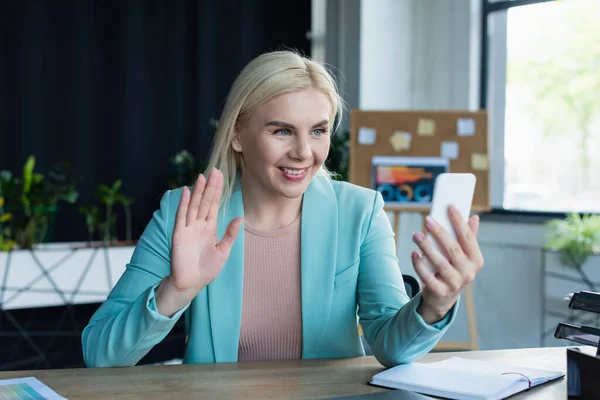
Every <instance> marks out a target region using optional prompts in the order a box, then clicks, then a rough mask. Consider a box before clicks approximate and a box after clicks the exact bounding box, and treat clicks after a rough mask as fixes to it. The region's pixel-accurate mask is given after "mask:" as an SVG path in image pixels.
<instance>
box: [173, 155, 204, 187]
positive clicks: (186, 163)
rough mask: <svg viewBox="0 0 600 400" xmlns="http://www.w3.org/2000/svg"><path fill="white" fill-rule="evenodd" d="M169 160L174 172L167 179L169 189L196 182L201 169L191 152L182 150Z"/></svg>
mask: <svg viewBox="0 0 600 400" xmlns="http://www.w3.org/2000/svg"><path fill="white" fill-rule="evenodd" d="M169 162H170V163H171V166H172V172H171V174H170V176H169V178H168V179H167V183H168V186H169V189H177V188H179V187H182V186H186V185H191V184H193V183H194V182H195V180H196V177H197V174H198V173H199V170H198V166H197V164H196V159H195V158H194V156H192V155H191V154H190V152H188V151H187V150H182V151H180V152H178V153H177V154H175V155H174V156H172V157H171V158H169Z"/></svg>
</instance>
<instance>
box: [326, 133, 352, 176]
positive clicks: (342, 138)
mask: <svg viewBox="0 0 600 400" xmlns="http://www.w3.org/2000/svg"><path fill="white" fill-rule="evenodd" d="M349 137H350V132H349V131H347V130H342V131H338V132H336V133H335V134H334V135H333V136H332V137H331V148H330V150H329V155H328V156H327V161H325V166H326V167H327V169H329V170H330V171H331V172H335V173H336V175H335V176H334V179H337V180H340V181H347V180H348V179H349V160H350V140H349Z"/></svg>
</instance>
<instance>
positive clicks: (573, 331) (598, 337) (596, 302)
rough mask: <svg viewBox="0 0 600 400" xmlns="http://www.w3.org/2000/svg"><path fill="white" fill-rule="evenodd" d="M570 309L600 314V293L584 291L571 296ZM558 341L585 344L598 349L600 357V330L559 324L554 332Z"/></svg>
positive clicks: (597, 353) (597, 352)
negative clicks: (563, 340) (564, 340)
mask: <svg viewBox="0 0 600 400" xmlns="http://www.w3.org/2000/svg"><path fill="white" fill-rule="evenodd" d="M569 298H570V299H571V301H569V308H570V309H573V310H583V311H588V312H592V313H595V314H600V293H595V292H587V291H585V290H582V291H581V292H579V293H572V294H569ZM554 337H555V338H557V339H566V340H570V341H572V342H575V343H579V344H585V345H587V346H593V347H595V348H596V356H599V355H600V346H599V345H600V329H598V328H594V327H592V326H585V325H584V326H577V325H572V324H567V323H564V322H559V323H558V325H557V326H556V330H555V331H554Z"/></svg>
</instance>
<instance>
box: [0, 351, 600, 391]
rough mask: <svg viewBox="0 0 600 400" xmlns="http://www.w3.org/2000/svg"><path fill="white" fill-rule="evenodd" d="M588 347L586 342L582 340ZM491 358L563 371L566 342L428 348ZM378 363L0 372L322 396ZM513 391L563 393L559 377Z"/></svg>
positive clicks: (107, 385)
mask: <svg viewBox="0 0 600 400" xmlns="http://www.w3.org/2000/svg"><path fill="white" fill-rule="evenodd" d="M582 349H584V351H586V352H587V351H589V352H590V353H592V352H593V349H592V348H591V347H589V348H585V347H582ZM456 355H459V356H461V357H468V358H475V359H482V360H498V361H503V362H507V363H514V364H515V365H522V366H528V367H538V368H548V369H556V370H562V371H566V348H565V347H560V348H542V349H520V350H496V351H473V352H453V353H430V354H428V355H426V356H425V357H424V358H422V359H421V360H420V361H421V362H431V361H439V360H442V359H445V358H447V357H451V356H456ZM382 370H383V368H382V367H381V365H380V364H379V363H377V361H376V360H375V358H373V357H359V358H348V359H335V360H301V361H273V362H245V363H227V364H204V365H165V366H139V367H127V368H96V369H69V370H66V369H65V370H42V371H17V372H2V373H0V379H9V378H17V377H26V376H35V377H36V378H37V379H39V380H40V381H42V382H43V383H45V384H46V385H48V386H49V387H50V388H52V389H53V390H54V391H56V392H57V393H58V394H60V395H62V396H64V397H67V398H68V399H72V400H75V399H107V398H110V399H167V398H168V399H171V398H181V399H187V398H211V399H212V398H219V399H242V398H243V399H268V398H276V399H322V398H328V397H337V396H345V395H354V394H362V393H372V392H378V391H383V390H388V389H384V388H378V387H373V386H368V385H367V384H366V382H368V381H369V380H370V378H371V377H372V376H373V375H374V374H376V373H378V372H380V371H382ZM513 398H531V399H545V400H552V399H566V398H567V396H566V378H562V379H559V380H557V381H554V382H551V383H548V384H545V385H542V386H539V387H536V388H534V389H532V390H531V391H529V392H525V393H521V394H520V395H518V396H515V397H513Z"/></svg>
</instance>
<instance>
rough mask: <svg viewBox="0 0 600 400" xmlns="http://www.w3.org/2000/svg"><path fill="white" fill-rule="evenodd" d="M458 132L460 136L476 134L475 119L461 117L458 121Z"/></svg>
mask: <svg viewBox="0 0 600 400" xmlns="http://www.w3.org/2000/svg"><path fill="white" fill-rule="evenodd" d="M456 133H457V134H458V136H473V135H475V120H474V119H473V118H459V119H458V121H456Z"/></svg>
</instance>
